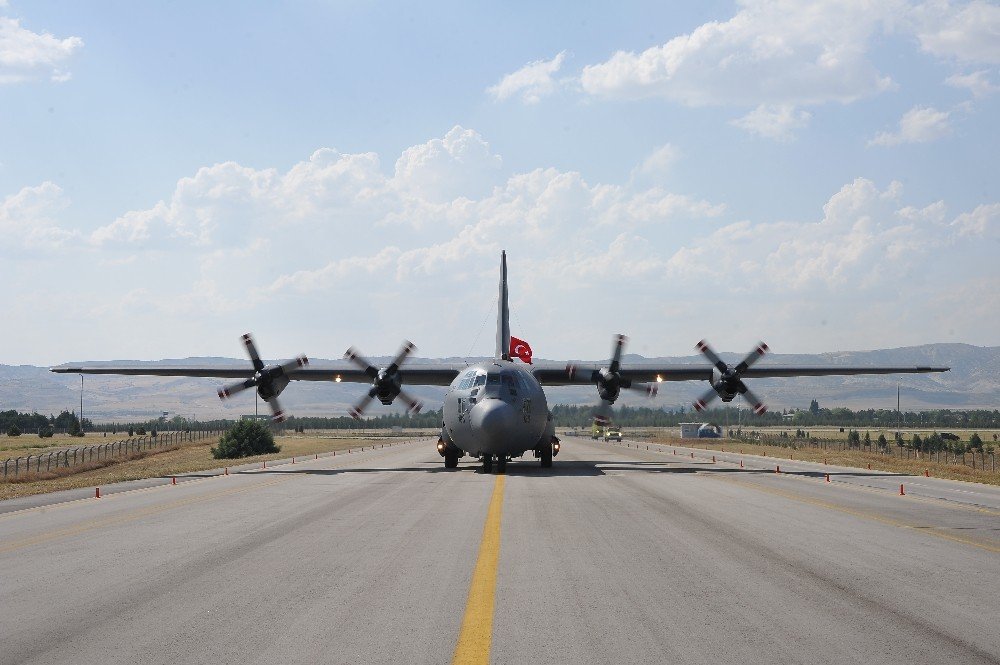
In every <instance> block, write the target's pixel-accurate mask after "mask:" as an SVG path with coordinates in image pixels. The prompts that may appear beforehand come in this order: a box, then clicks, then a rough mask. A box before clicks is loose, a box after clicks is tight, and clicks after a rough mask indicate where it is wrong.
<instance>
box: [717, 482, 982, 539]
mask: <svg viewBox="0 0 1000 665" xmlns="http://www.w3.org/2000/svg"><path fill="white" fill-rule="evenodd" d="M709 477H710V478H715V479H716V480H720V481H722V482H725V483H732V484H734V485H741V486H743V487H749V488H752V489H755V490H757V491H759V492H764V493H765V494H772V495H774V496H780V497H783V498H785V499H791V500H793V501H798V502H800V503H806V504H809V505H811V506H817V507H819V508H826V509H827V510H835V511H837V512H839V513H844V514H846V515H851V516H853V517H860V518H862V519H867V520H872V521H874V522H880V523H882V524H887V525H889V526H894V527H897V528H900V529H912V530H914V531H917V532H918V533H924V534H927V535H929V536H935V537H937V538H942V539H944V540H950V541H952V542H956V543H962V544H963V545H972V546H973V547H978V548H979V549H982V550H986V551H987V552H995V553H1000V547H997V546H995V545H990V544H987V543H981V542H978V541H975V540H969V539H968V538H962V537H960V536H954V535H952V534H950V533H943V532H941V531H938V530H937V528H938V527H922V526H920V525H917V524H907V523H906V522H901V521H899V520H894V519H892V518H889V517H883V516H882V515H876V514H874V513H869V512H866V511H863V510H855V509H853V508H847V507H846V506H839V505H837V504H835V503H830V502H829V501H821V500H819V499H810V498H809V497H804V496H800V495H798V494H793V493H792V492H786V491H783V490H779V489H775V488H772V487H765V486H763V485H758V484H756V483H750V482H746V481H744V480H737V479H735V478H721V477H718V476H709Z"/></svg>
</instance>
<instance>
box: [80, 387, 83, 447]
mask: <svg viewBox="0 0 1000 665" xmlns="http://www.w3.org/2000/svg"><path fill="white" fill-rule="evenodd" d="M80 434H83V374H81V375H80Z"/></svg>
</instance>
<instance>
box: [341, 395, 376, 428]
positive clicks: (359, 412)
mask: <svg viewBox="0 0 1000 665" xmlns="http://www.w3.org/2000/svg"><path fill="white" fill-rule="evenodd" d="M376 394H377V391H376V390H375V388H372V389H371V390H369V391H368V392H366V393H365V394H364V395H363V396H362V397H361V399H359V400H358V401H357V403H355V405H354V406H352V407H351V408H350V409H348V411H347V412H348V413H350V414H351V418H354V419H355V420H361V416H363V415H364V413H365V409H367V408H368V405H369V404H371V401H372V400H373V399H375V395H376Z"/></svg>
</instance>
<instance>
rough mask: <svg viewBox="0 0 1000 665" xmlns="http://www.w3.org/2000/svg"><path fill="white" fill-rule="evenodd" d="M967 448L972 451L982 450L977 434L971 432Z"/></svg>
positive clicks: (980, 440) (981, 442)
mask: <svg viewBox="0 0 1000 665" xmlns="http://www.w3.org/2000/svg"><path fill="white" fill-rule="evenodd" d="M969 447H970V448H972V449H973V450H982V449H983V440H982V438H980V436H979V432H973V433H972V436H971V437H969Z"/></svg>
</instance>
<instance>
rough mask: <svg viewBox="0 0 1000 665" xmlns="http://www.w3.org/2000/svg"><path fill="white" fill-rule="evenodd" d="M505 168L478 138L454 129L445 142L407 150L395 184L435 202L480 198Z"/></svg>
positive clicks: (440, 141)
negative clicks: (460, 198)
mask: <svg viewBox="0 0 1000 665" xmlns="http://www.w3.org/2000/svg"><path fill="white" fill-rule="evenodd" d="M502 165H503V159H502V158H501V157H500V155H495V154H493V153H492V152H491V151H490V146H489V144H488V143H487V142H486V141H484V140H483V138H482V137H481V136H480V135H479V134H477V133H476V132H474V131H472V130H471V129H463V128H462V127H453V128H452V129H451V131H449V132H448V133H447V134H445V136H444V138H441V139H431V140H430V141H428V142H427V143H423V144H421V145H417V146H413V147H412V148H407V149H406V150H404V151H403V154H402V155H401V156H400V157H399V159H397V160H396V170H395V176H394V179H393V180H394V185H395V186H396V187H398V188H399V189H401V190H404V191H407V192H410V193H411V194H414V195H416V196H420V197H424V198H426V199H428V200H430V201H432V202H439V201H450V200H453V199H456V198H459V197H467V198H478V197H480V196H482V195H483V194H485V193H486V192H488V191H489V188H490V187H491V186H492V185H493V183H494V182H495V181H496V177H497V174H498V173H499V171H500V168H501V166H502Z"/></svg>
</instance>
